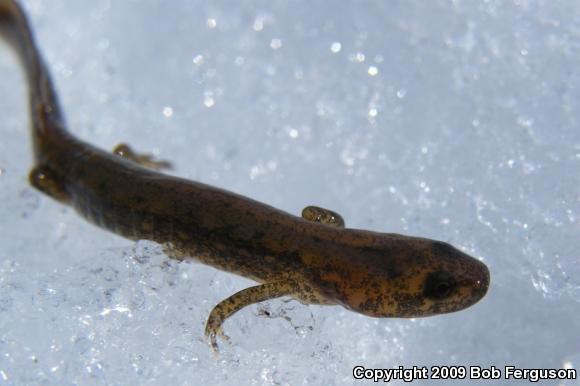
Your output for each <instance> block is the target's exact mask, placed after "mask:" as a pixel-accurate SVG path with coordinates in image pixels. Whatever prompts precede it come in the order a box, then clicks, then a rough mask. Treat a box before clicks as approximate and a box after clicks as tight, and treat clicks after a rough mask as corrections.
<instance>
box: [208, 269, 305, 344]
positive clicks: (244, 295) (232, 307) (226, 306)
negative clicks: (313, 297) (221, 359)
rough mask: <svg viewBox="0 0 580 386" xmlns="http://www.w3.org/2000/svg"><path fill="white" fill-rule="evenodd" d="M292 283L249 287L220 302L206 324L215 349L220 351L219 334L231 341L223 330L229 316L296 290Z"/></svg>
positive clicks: (282, 282) (273, 283)
mask: <svg viewBox="0 0 580 386" xmlns="http://www.w3.org/2000/svg"><path fill="white" fill-rule="evenodd" d="M292 283H293V282H291V281H277V282H272V283H266V284H261V285H257V286H254V287H249V288H246V289H243V290H241V291H239V292H237V293H235V294H233V295H232V296H230V297H229V298H227V299H225V300H222V301H221V302H220V303H218V305H216V306H215V307H214V308H213V310H212V311H211V313H210V314H209V317H208V319H207V322H206V324H205V336H206V337H207V338H208V339H209V343H210V344H211V346H212V348H213V349H214V351H215V352H217V351H218V345H217V337H218V336H219V337H220V338H222V339H223V340H225V341H229V338H228V337H227V335H225V334H224V333H223V330H222V325H223V323H224V322H225V321H226V319H227V318H229V317H230V316H232V315H233V314H235V313H236V312H238V311H239V310H241V309H242V308H244V307H246V306H249V305H251V304H254V303H259V302H263V301H264V300H269V299H274V298H278V297H280V296H285V295H289V294H291V293H292V292H294V291H296V287H295V285H293V284H292Z"/></svg>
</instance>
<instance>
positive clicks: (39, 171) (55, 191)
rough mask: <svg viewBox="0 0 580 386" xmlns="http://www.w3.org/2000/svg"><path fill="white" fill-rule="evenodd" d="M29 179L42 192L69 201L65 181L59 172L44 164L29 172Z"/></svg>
mask: <svg viewBox="0 0 580 386" xmlns="http://www.w3.org/2000/svg"><path fill="white" fill-rule="evenodd" d="M28 181H29V182H30V184H31V185H32V186H34V187H35V188H36V189H38V190H40V191H41V192H42V193H44V194H46V195H48V196H50V197H52V198H54V199H55V200H58V201H61V202H68V201H69V200H70V197H69V195H68V193H67V192H66V189H65V186H64V181H63V179H62V177H60V176H59V175H58V174H57V173H55V172H54V171H52V169H49V168H47V167H44V166H36V167H34V168H33V169H32V170H31V171H30V173H29V174H28Z"/></svg>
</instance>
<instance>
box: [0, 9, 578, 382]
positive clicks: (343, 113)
mask: <svg viewBox="0 0 580 386" xmlns="http://www.w3.org/2000/svg"><path fill="white" fill-rule="evenodd" d="M24 5H25V8H26V9H27V10H28V11H29V14H30V17H31V22H32V26H33V28H34V31H35V33H36V36H37V39H38V42H39V46H40V48H41V50H42V51H43V53H44V56H45V57H46V59H47V62H48V64H49V67H50V70H51V72H52V74H53V78H54V81H55V84H56V87H57V89H58V92H59V95H60V97H61V102H62V105H63V109H64V111H65V112H66V116H67V120H68V124H69V128H70V130H71V131H72V132H73V133H74V134H76V135H78V136H80V137H81V138H83V139H86V140H88V141H90V142H91V143H93V144H96V145H98V146H100V147H102V148H108V149H112V148H113V147H114V145H116V144H117V143H118V142H122V141H125V142H129V143H131V144H132V145H133V146H134V147H135V148H137V149H140V150H142V151H149V152H154V153H155V154H157V155H158V156H159V157H160V158H163V159H169V160H171V161H172V162H173V163H174V165H175V171H174V172H175V173H176V174H178V175H180V176H183V177H187V178H191V179H196V180H200V181H203V182H206V183H210V184H212V185H217V186H220V187H222V188H226V189H229V190H232V191H235V192H238V193H241V194H244V195H247V196H250V197H252V198H255V199H258V200H260V201H263V202H266V203H268V204H271V205H273V206H276V207H278V208H281V209H283V210H286V211H288V212H291V213H296V214H298V213H300V211H301V209H302V208H303V207H304V206H306V205H311V204H312V205H319V206H323V207H328V208H331V209H333V210H335V211H337V212H339V213H341V214H342V215H343V217H344V218H345V220H346V223H347V226H348V227H353V228H364V229H371V230H375V231H384V232H395V233H404V234H412V235H420V236H423V237H429V238H434V239H439V240H444V241H448V242H451V243H452V244H454V245H456V246H458V247H460V248H462V249H463V250H465V251H467V252H468V253H470V254H472V255H475V256H478V257H479V258H480V259H481V260H483V261H484V262H485V263H486V264H487V265H488V266H489V268H490V270H491V275H492V282H491V288H490V291H489V293H488V295H487V296H486V297H485V298H484V299H483V300H482V301H481V302H480V303H478V304H476V305H475V306H473V307H471V308H469V309H467V310H464V311H461V312H458V313H455V314H449V315H443V316H436V317H431V318H425V319H412V320H405V319H372V318H368V317H364V316H362V315H357V314H355V313H352V312H349V311H347V310H345V309H343V308H340V307H322V306H304V305H301V304H300V303H298V302H296V301H288V299H280V300H275V301H269V302H266V303H263V304H260V305H257V306H251V307H248V308H247V309H244V310H242V311H240V312H239V313H238V314H236V315H235V316H234V317H233V318H232V319H230V320H228V322H227V323H226V325H225V329H226V332H227V333H228V334H229V335H230V336H231V338H232V341H233V343H232V345H222V350H221V353H220V355H219V356H218V357H216V356H214V355H213V353H212V351H211V349H210V348H209V346H208V345H207V343H206V341H205V339H204V337H203V327H204V323H205V319H206V317H207V315H208V313H209V311H210V310H211V308H212V307H213V306H214V305H215V304H216V303H217V302H219V301H220V300H222V299H224V298H225V297H227V296H229V295H231V294H232V293H234V292H235V291H237V290H240V289H243V288H246V287H248V286H249V285H251V283H252V282H251V281H249V280H247V279H244V278H240V277H237V276H234V275H231V274H229V273H225V272H220V271H217V270H215V269H213V268H211V267H205V266H202V265H200V264H198V263H195V262H192V263H188V262H186V263H178V262H176V261H172V260H169V259H168V258H167V257H165V256H163V254H162V252H161V251H160V248H159V246H157V245H155V244H153V243H150V242H146V241H141V242H138V243H133V242H130V241H127V240H124V239H122V238H120V237H119V236H116V235H113V234H111V233H107V232H105V231H103V230H100V229H98V228H96V227H94V226H92V225H90V224H88V223H86V222H85V221H84V220H83V219H82V218H80V217H79V216H78V215H77V214H76V213H75V212H74V211H73V210H71V209H69V208H67V207H64V206H62V205H60V204H59V203H56V202H55V201H53V200H51V199H50V198H48V197H46V196H44V195H42V194H40V193H39V192H37V191H36V190H34V189H33V188H31V187H30V186H29V185H28V184H27V179H26V177H27V173H28V170H29V169H30V167H31V166H32V162H31V160H32V157H31V152H30V141H29V136H28V131H27V130H28V122H29V121H28V105H27V102H26V92H27V91H26V87H25V83H24V77H23V76H22V73H21V72H20V70H19V67H18V62H17V61H16V59H15V57H14V55H13V54H12V53H11V51H10V50H9V49H8V47H7V46H6V45H1V46H0V72H1V73H2V74H3V76H2V79H1V81H0V95H2V96H3V97H2V98H0V116H1V117H2V123H1V124H0V134H1V136H2V140H1V145H0V149H1V151H0V186H1V189H0V202H1V204H0V218H2V221H0V384H7V385H24V384H46V385H69V384H70V385H72V384H79V385H80V384H82V385H91V384H94V385H101V384H110V385H137V384H141V385H163V384H174V385H190V384H200V385H203V384H206V385H210V384H211V385H213V384H241V385H244V384H248V385H269V384H280V385H301V384H304V385H306V384H308V385H310V384H315V385H316V384H318V385H329V384H363V383H371V381H364V380H354V379H353V377H352V371H353V367H354V366H356V365H362V366H365V367H366V368H397V367H398V366H400V365H403V366H407V367H409V366H428V367H430V366H433V365H457V366H474V365H479V366H484V367H490V366H492V365H493V366H496V367H499V368H501V369H503V367H504V366H506V365H514V366H517V367H520V368H556V369H559V368H575V369H578V365H579V363H580V341H579V336H578V331H580V317H579V316H580V302H579V299H580V265H579V264H578V262H579V258H580V255H579V251H580V237H579V234H580V233H579V231H580V174H579V170H580V130H579V127H578V126H579V122H578V119H579V115H578V111H580V106H579V104H580V75H579V74H580V73H579V72H578V71H577V69H578V58H579V57H580V45H579V44H578V39H579V37H580V30H579V29H578V25H580V24H579V22H580V6H579V5H578V4H577V3H576V2H573V1H561V2H551V1H525V0H514V1H492V0H489V1H481V2H474V1H459V0H454V1H443V0H434V1H429V2H425V1H419V0H415V1H411V0H409V1H390V2H383V1H340V2H331V1H328V0H326V1H318V2H309V1H305V0H293V1H255V2H230V1H225V0H223V1H213V2H203V1H189V0H175V1H172V2H171V4H169V2H164V1H160V0H138V1H137V0H125V1H115V2H113V1H106V0H98V1H93V2H77V1H73V0H53V1H51V2H50V6H49V3H48V2H46V1H42V0H28V1H25V2H24ZM265 311H267V312H268V314H269V315H270V316H269V317H268V316H266V312H265ZM511 382H512V381H506V380H498V381H495V383H496V384H505V383H511ZM514 382H515V383H518V382H517V381H514ZM519 382H520V383H529V382H528V381H519ZM552 382H553V383H550V382H549V381H543V383H542V382H540V384H564V385H571V384H578V383H574V382H578V381H558V382H555V381H552ZM433 383H437V382H436V381H433V380H417V381H415V382H413V384H415V385H423V384H433ZM439 383H441V384H450V383H452V384H454V385H462V384H466V385H467V384H472V383H474V381H471V380H469V379H464V380H457V381H453V382H450V381H440V382H439ZM482 383H483V381H482ZM392 384H404V383H403V382H401V381H395V382H392Z"/></svg>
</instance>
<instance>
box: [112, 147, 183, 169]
mask: <svg viewBox="0 0 580 386" xmlns="http://www.w3.org/2000/svg"><path fill="white" fill-rule="evenodd" d="M113 154H116V155H118V156H121V157H123V158H126V159H128V160H130V161H133V162H135V163H137V164H139V165H141V166H144V167H146V168H149V169H154V170H162V169H171V168H172V165H171V162H169V161H165V160H158V159H155V157H154V156H153V155H151V154H145V153H137V152H135V151H134V150H133V149H132V148H131V147H130V146H129V145H127V144H126V143H120V144H118V145H117V146H115V148H114V149H113Z"/></svg>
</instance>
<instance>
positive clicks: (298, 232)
mask: <svg viewBox="0 0 580 386" xmlns="http://www.w3.org/2000/svg"><path fill="white" fill-rule="evenodd" d="M0 30H1V31H2V32H4V35H5V36H6V37H7V38H8V39H9V41H10V42H11V43H13V44H14V45H15V47H16V48H17V50H18V52H19V53H20V57H21V59H22V62H23V64H24V67H25V68H26V73H27V76H28V81H29V86H30V105H31V114H32V126H33V128H32V129H33V130H32V134H33V142H34V152H35V162H36V165H37V166H36V167H35V168H34V169H33V170H32V171H31V173H30V182H31V183H32V185H34V186H35V187H36V188H38V189H39V190H40V191H42V192H44V193H46V194H48V195H50V196H51V197H53V198H55V199H57V200H59V201H61V202H63V203H66V204H69V205H71V206H73V207H74V208H75V209H76V210H77V211H78V212H80V213H81V214H82V215H83V216H85V217H86V218H87V219H89V220H90V221H92V222H93V223H95V224H97V225H99V226H101V227H103V228H106V229H108V230H110V231H113V232H115V233H118V234H121V235H123V236H125V237H127V238H130V239H149V240H155V241H157V242H159V243H161V244H162V245H164V246H165V250H166V252H167V254H168V255H169V256H171V257H173V258H178V259H186V258H195V259H197V260H199V261H201V262H203V263H205V264H208V265H211V266H214V267H216V268H219V269H222V270H225V271H229V272H233V273H236V274H239V275H243V276H245V277H248V278H251V279H253V280H255V281H257V282H259V283H260V284H259V285H257V286H255V287H250V288H247V289H245V290H242V291H240V292H238V293H237V294H234V295H232V296H231V297H229V298H227V299H226V300H224V301H222V302H221V303H219V304H218V305H217V306H216V307H215V308H214V309H213V310H212V312H211V313H210V316H209V318H208V321H207V324H206V335H207V336H208V337H209V338H210V340H211V344H212V346H213V347H214V348H215V347H217V341H216V336H218V335H221V336H224V335H223V333H222V329H221V328H222V324H223V322H224V321H225V320H226V319H227V318H228V317H229V316H231V315H232V314H233V313H235V312H236V311H238V310H240V309H241V308H243V307H245V306H247V305H250V304H253V303H256V302H260V301H264V300H268V299H272V298H276V297H280V296H291V297H294V298H296V299H298V300H299V301H301V302H303V303H305V304H340V305H343V306H344V307H346V308H348V309H350V310H353V311H355V312H359V313H362V314H365V315H369V316H374V317H419V316H428V315H436V314H441V313H447V312H453V311H458V310H461V309H464V308H466V307H469V306H470V305H472V304H474V303H476V302H477V301H478V300H480V299H481V298H482V297H483V296H484V295H485V293H486V292H487V288H488V285H489V271H488V269H487V267H486V266H485V265H484V264H483V263H481V262H480V261H478V260H476V259H474V258H472V257H470V256H468V255H466V254H465V253H463V252H461V251H459V250H457V249H455V248H454V247H452V246H451V245H449V244H446V243H442V242H439V241H433V240H428V239H424V238H416V237H408V236H402V235H397V234H387V233H375V232H370V231H364V230H357V229H348V228H344V221H343V219H342V217H341V216H340V215H338V214H337V213H335V212H332V211H329V210H327V209H323V208H318V207H307V208H305V210H304V212H303V218H301V217H296V216H293V215H291V214H288V213H285V212H282V211H280V210H278V209H275V208H273V207H270V206H268V205H265V204H262V203H259V202H256V201H254V200H252V199H249V198H246V197H242V196H240V195H237V194H235V193H231V192H228V191H225V190H222V189H219V188H215V187H212V186H208V185H205V184H201V183H198V182H193V181H188V180H185V179H181V178H177V177H172V176H168V175H165V174H161V173H159V172H157V171H154V170H151V168H158V167H166V166H168V164H166V163H163V162H159V161H155V160H153V159H152V158H151V157H149V156H146V155H139V154H136V153H135V152H133V151H132V150H131V149H130V148H129V147H128V146H126V145H121V146H118V147H117V148H116V150H115V154H111V153H108V152H105V151H102V150H100V149H97V148H95V147H93V146H91V145H90V144H87V143H85V142H82V141H80V140H78V139H76V138H75V137H73V136H72V135H70V134H69V133H68V132H67V131H66V130H65V126H64V123H63V122H64V121H63V119H62V115H61V113H60V108H59V105H58V100H57V98H56V95H55V92H54V89H53V87H52V84H51V81H50V78H49V75H48V72H47V70H46V67H45V66H44V64H43V61H42V58H41V57H40V54H39V52H38V50H37V48H36V45H35V43H34V40H33V37H32V33H31V32H30V28H29V26H28V22H27V20H26V17H25V15H24V13H23V12H22V10H21V9H20V8H19V6H18V5H17V4H16V3H15V2H14V1H13V0H0ZM144 166H147V167H144ZM224 337H225V336H224Z"/></svg>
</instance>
